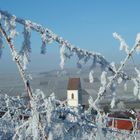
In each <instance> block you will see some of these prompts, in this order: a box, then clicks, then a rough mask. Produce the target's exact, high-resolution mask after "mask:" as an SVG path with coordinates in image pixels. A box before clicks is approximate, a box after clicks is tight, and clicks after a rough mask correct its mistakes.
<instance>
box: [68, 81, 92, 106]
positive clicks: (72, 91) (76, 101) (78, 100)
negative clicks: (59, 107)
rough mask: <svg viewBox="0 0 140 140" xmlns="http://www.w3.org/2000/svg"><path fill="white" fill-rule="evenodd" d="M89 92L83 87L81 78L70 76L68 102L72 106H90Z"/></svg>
mask: <svg viewBox="0 0 140 140" xmlns="http://www.w3.org/2000/svg"><path fill="white" fill-rule="evenodd" d="M88 98H89V94H88V93H87V92H86V91H85V90H83V89H82V87H81V81H80V78H69V81H68V86H67V104H68V106H71V107H78V105H82V106H83V107H86V106H88Z"/></svg>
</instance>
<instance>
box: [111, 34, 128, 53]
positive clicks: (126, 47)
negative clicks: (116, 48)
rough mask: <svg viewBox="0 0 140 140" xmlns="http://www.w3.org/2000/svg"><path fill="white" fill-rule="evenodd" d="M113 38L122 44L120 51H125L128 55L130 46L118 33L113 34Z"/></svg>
mask: <svg viewBox="0 0 140 140" xmlns="http://www.w3.org/2000/svg"><path fill="white" fill-rule="evenodd" d="M113 37H114V38H115V39H117V40H118V41H119V42H120V50H124V51H125V52H126V54H128V53H129V50H128V45H127V44H126V42H125V40H124V39H123V38H122V37H121V36H120V35H119V34H118V33H116V32H115V33H113Z"/></svg>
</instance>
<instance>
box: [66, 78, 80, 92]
mask: <svg viewBox="0 0 140 140" xmlns="http://www.w3.org/2000/svg"><path fill="white" fill-rule="evenodd" d="M80 88H81V83H80V78H69V82H68V88H67V89H68V90H78V89H80Z"/></svg>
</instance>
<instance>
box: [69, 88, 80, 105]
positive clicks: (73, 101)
mask: <svg viewBox="0 0 140 140" xmlns="http://www.w3.org/2000/svg"><path fill="white" fill-rule="evenodd" d="M72 94H73V95H74V97H73V98H72ZM67 103H68V105H69V106H73V107H77V106H78V104H79V97H78V90H68V91H67Z"/></svg>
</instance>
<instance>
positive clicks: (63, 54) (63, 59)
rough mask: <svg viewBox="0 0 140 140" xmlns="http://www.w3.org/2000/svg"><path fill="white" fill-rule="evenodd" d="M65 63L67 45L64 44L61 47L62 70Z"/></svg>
mask: <svg viewBox="0 0 140 140" xmlns="http://www.w3.org/2000/svg"><path fill="white" fill-rule="evenodd" d="M64 63H65V46H64V45H62V46H61V47H60V68H61V70H63V69H64Z"/></svg>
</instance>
